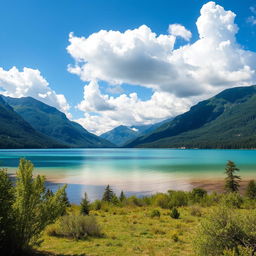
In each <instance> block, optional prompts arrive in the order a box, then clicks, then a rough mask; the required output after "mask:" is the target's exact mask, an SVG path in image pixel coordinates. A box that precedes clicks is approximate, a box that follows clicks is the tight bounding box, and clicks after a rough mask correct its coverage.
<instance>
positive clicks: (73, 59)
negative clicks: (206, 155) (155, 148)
mask: <svg viewBox="0 0 256 256" xmlns="http://www.w3.org/2000/svg"><path fill="white" fill-rule="evenodd" d="M0 6H1V7H0V24H1V25H0V26H1V29H0V93H2V94H4V95H8V96H11V97H26V96H31V97H34V98H36V99H38V100H40V101H43V102H45V103H46V104H49V105H51V106H54V107H56V108H58V109H59V110H61V111H63V112H64V113H66V115H67V116H68V117H69V118H70V119H71V120H74V121H77V122H79V123H80V124H81V125H83V126H84V127H85V128H86V129H87V130H88V131H90V132H93V133H95V134H98V135H99V134H101V133H103V132H106V131H108V130H110V129H112V128H114V127H116V126H118V125H127V126H132V125H142V124H150V123H155V122H159V121H162V120H164V119H167V118H170V117H173V116H176V115H178V114H181V113H183V112H185V111H187V110H188V109H189V108H190V107H191V106H192V105H194V104H196V103H197V102H199V101H201V100H204V99H207V98H209V97H211V96H213V95H215V94H216V93H218V92H220V91H222V90H224V89H227V88H231V87H236V86H249V85H252V84H255V83H256V73H255V72H256V36H255V32H256V1H255V0H236V1H234V0H219V1H210V2H209V1H203V0H172V1H170V0H123V1H121V0H108V1H105V0H93V1H87V0H36V1H35V0H14V1H13V0H8V1H7V0H0Z"/></svg>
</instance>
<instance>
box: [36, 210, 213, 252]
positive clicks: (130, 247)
mask: <svg viewBox="0 0 256 256" xmlns="http://www.w3.org/2000/svg"><path fill="white" fill-rule="evenodd" d="M74 208H77V207H76V206H73V210H74ZM154 209H158V210H159V211H160V213H161V216H160V218H157V217H155V218H151V217H150V213H151V212H152V210H154ZM75 210H76V209H75ZM179 211H180V213H181V216H180V218H179V219H172V218H171V217H170V215H169V214H170V210H164V209H161V208H157V207H153V206H145V207H136V206H134V207H132V206H125V207H122V208H120V207H113V206H111V207H110V208H109V209H108V208H106V209H104V210H98V211H92V212H91V213H90V214H91V215H96V219H97V221H98V223H99V224H100V226H101V228H102V232H103V234H104V235H103V237H102V238H89V239H87V240H83V241H81V240H80V241H76V240H72V239H66V238H58V237H52V236H48V235H47V234H46V233H47V232H45V235H44V237H43V239H44V242H43V244H42V245H41V247H40V248H39V251H40V252H47V253H49V254H52V255H116V256H120V255H124V256H125V255H127V256H130V255H152V256H153V255H159V256H160V255H172V256H180V255H194V253H193V239H194V237H195V232H196V228H197V225H198V223H199V221H200V218H203V217H204V213H206V212H207V211H209V208H201V211H202V213H203V214H202V217H194V216H191V214H190V208H189V207H182V208H179ZM49 228H50V227H49Z"/></svg>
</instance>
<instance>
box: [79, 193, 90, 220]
mask: <svg viewBox="0 0 256 256" xmlns="http://www.w3.org/2000/svg"><path fill="white" fill-rule="evenodd" d="M89 212H90V202H89V200H88V196H87V194H86V192H85V193H84V198H83V199H82V201H81V203H80V213H81V214H82V215H89Z"/></svg>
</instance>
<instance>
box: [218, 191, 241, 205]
mask: <svg viewBox="0 0 256 256" xmlns="http://www.w3.org/2000/svg"><path fill="white" fill-rule="evenodd" d="M221 203H222V204H223V205H224V206H227V207H229V208H241V205H242V203H243V198H242V197H241V195H240V194H238V193H236V192H233V193H227V194H223V196H222V199H221Z"/></svg>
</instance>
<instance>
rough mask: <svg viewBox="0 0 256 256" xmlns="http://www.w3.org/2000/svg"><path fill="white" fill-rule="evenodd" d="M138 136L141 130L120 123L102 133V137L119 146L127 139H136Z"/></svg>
mask: <svg viewBox="0 0 256 256" xmlns="http://www.w3.org/2000/svg"><path fill="white" fill-rule="evenodd" d="M138 136H139V132H137V131H134V130H133V129H131V128H129V127H127V126H124V125H120V126H118V127H116V128H114V129H112V130H110V131H108V132H105V133H103V134H101V135H100V137H101V138H104V139H106V140H108V141H111V142H112V143H114V144H115V145H117V146H122V145H123V144H124V143H125V142H126V141H128V140H132V139H135V138H137V137H138Z"/></svg>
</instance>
